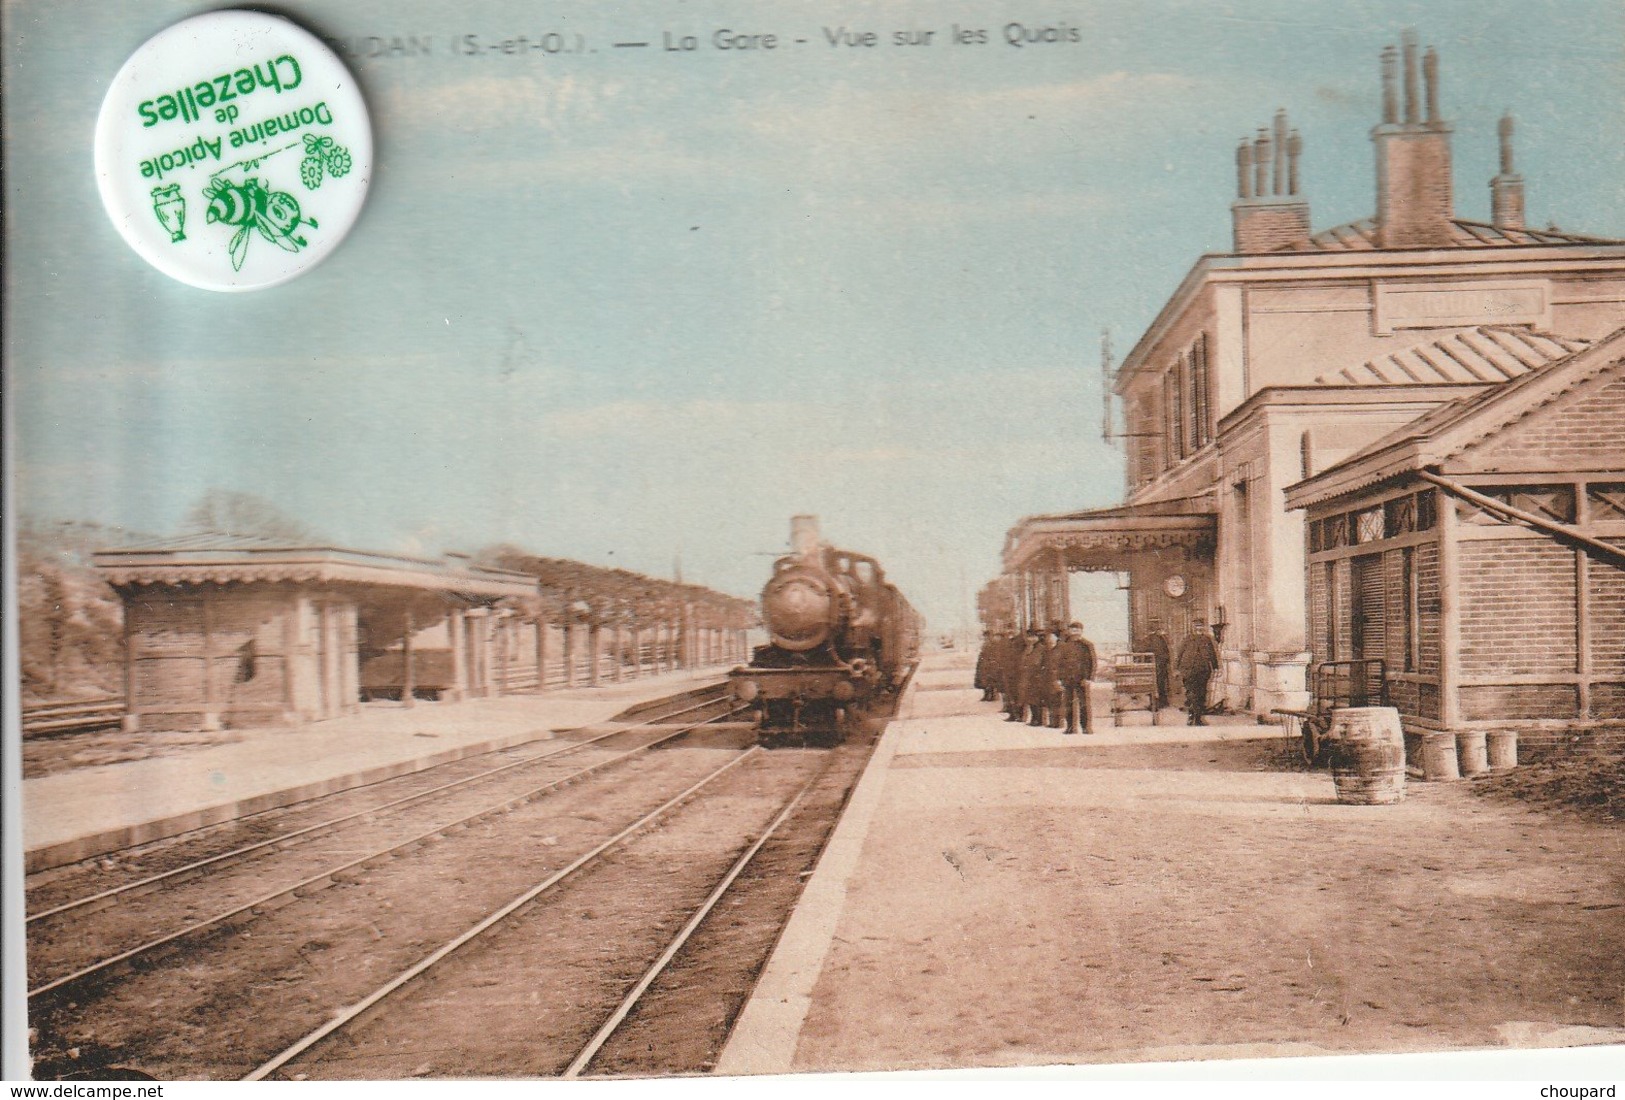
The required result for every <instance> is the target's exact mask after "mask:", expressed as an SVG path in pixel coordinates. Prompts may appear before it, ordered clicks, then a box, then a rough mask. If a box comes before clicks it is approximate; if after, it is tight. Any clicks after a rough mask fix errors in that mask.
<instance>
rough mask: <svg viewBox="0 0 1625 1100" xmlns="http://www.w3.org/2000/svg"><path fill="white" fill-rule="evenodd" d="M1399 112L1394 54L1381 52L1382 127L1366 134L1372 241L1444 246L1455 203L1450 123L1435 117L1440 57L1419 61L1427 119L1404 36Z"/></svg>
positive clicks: (1411, 47)
mask: <svg viewBox="0 0 1625 1100" xmlns="http://www.w3.org/2000/svg"><path fill="white" fill-rule="evenodd" d="M1403 41H1404V47H1403V51H1402V54H1403V63H1404V84H1403V86H1404V114H1403V117H1401V114H1400V97H1399V92H1398V88H1397V87H1396V84H1397V83H1398V81H1399V74H1398V72H1397V69H1398V62H1399V60H1400V57H1399V54H1400V52H1401V51H1396V50H1395V49H1394V47H1392V46H1389V47H1388V48H1387V49H1385V50H1383V52H1382V123H1381V125H1379V126H1377V127H1376V128H1375V129H1373V130H1372V131H1371V140H1372V142H1374V143H1375V144H1376V147H1377V243H1378V244H1379V245H1380V246H1381V247H1383V248H1433V247H1439V246H1446V245H1449V244H1450V242H1451V237H1452V227H1451V219H1452V217H1453V216H1454V204H1453V202H1452V199H1451V193H1450V125H1449V123H1446V122H1443V121H1441V120H1440V118H1439V58H1438V55H1437V54H1436V53H1434V52H1433V49H1432V47H1429V48H1428V51H1427V55H1426V56H1425V57H1423V58H1422V62H1421V74H1422V83H1423V84H1424V85H1425V88H1426V92H1425V96H1426V116H1425V117H1423V104H1422V102H1421V99H1420V97H1418V95H1417V83H1418V81H1417V55H1416V35H1415V33H1414V32H1412V31H1406V32H1405V36H1404V40H1403Z"/></svg>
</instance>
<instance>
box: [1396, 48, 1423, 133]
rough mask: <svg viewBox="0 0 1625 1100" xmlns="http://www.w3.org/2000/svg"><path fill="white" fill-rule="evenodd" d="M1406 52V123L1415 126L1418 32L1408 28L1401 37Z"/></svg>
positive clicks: (1416, 118)
mask: <svg viewBox="0 0 1625 1100" xmlns="http://www.w3.org/2000/svg"><path fill="white" fill-rule="evenodd" d="M1400 41H1401V43H1402V48H1403V50H1404V53H1405V124H1406V125H1407V126H1414V125H1415V124H1416V123H1417V122H1418V121H1419V119H1418V117H1417V99H1418V98H1419V97H1418V95H1417V86H1416V83H1417V82H1416V32H1415V31H1413V30H1407V31H1406V32H1405V34H1404V37H1403V38H1401V39H1400Z"/></svg>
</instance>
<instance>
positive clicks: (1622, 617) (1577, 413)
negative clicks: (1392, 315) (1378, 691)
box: [1286, 328, 1625, 749]
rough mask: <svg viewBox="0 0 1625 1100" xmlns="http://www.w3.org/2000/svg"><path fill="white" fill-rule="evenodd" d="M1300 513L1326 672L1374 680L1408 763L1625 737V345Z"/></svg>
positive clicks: (1458, 416) (1315, 491) (1298, 500)
mask: <svg viewBox="0 0 1625 1100" xmlns="http://www.w3.org/2000/svg"><path fill="white" fill-rule="evenodd" d="M1286 496H1287V505H1288V507H1290V508H1295V509H1303V510H1304V511H1306V512H1307V519H1308V524H1307V531H1308V538H1307V547H1306V552H1307V562H1308V577H1307V589H1308V604H1309V640H1310V647H1311V649H1312V651H1313V654H1314V661H1315V662H1316V663H1317V665H1324V664H1328V663H1331V664H1339V663H1360V664H1362V666H1364V665H1369V666H1370V668H1371V669H1372V671H1373V673H1374V674H1375V675H1378V676H1380V679H1381V683H1382V684H1383V686H1384V689H1385V691H1386V694H1387V696H1388V699H1389V701H1390V702H1391V703H1392V704H1393V705H1394V706H1397V707H1398V708H1399V710H1400V712H1401V714H1402V716H1403V718H1404V722H1405V726H1406V730H1407V732H1408V733H1410V734H1412V735H1413V737H1412V739H1411V744H1412V748H1413V749H1415V748H1416V747H1417V740H1416V739H1419V738H1424V737H1426V736H1427V735H1430V734H1458V735H1463V734H1467V735H1470V734H1475V733H1482V732H1485V731H1491V730H1504V729H1509V728H1510V729H1517V730H1518V731H1519V738H1520V741H1521V742H1522V743H1523V744H1525V745H1527V746H1531V747H1533V746H1541V745H1548V746H1549V745H1554V744H1555V743H1556V742H1558V741H1560V740H1561V741H1563V742H1565V743H1571V742H1591V743H1595V742H1598V741H1610V742H1612V741H1619V740H1621V739H1622V738H1625V328H1622V329H1618V330H1616V331H1615V332H1614V333H1612V334H1611V335H1609V336H1607V337H1605V338H1603V339H1601V340H1599V341H1597V342H1596V343H1595V344H1593V345H1592V346H1590V347H1586V348H1582V349H1581V350H1578V351H1575V352H1573V353H1571V354H1569V355H1567V356H1566V357H1564V358H1562V359H1559V360H1558V361H1556V362H1554V363H1551V364H1550V365H1546V366H1542V367H1541V368H1540V369H1537V370H1532V371H1530V372H1528V373H1526V374H1524V375H1522V376H1521V377H1518V378H1516V379H1513V380H1511V381H1508V382H1505V383H1503V384H1501V385H1498V386H1493V387H1491V388H1489V389H1486V390H1484V391H1482V392H1480V393H1478V394H1475V395H1473V396H1470V397H1464V398H1462V399H1459V400H1457V401H1453V402H1450V403H1448V404H1445V405H1441V406H1440V407H1438V408H1436V409H1434V410H1433V411H1431V412H1429V413H1427V414H1426V415H1424V416H1422V417H1420V418H1418V419H1417V420H1415V421H1413V422H1412V423H1411V424H1409V425H1407V426H1405V427H1403V428H1401V429H1399V430H1397V431H1395V432H1392V433H1390V434H1389V435H1388V436H1386V437H1384V438H1383V439H1380V440H1378V441H1376V442H1375V443H1373V444H1372V445H1371V446H1369V447H1367V448H1365V449H1364V450H1362V451H1360V452H1358V453H1356V454H1354V455H1352V456H1350V457H1349V458H1347V459H1345V460H1343V461H1341V462H1338V463H1337V464H1335V465H1333V466H1331V467H1329V468H1328V469H1326V470H1324V471H1322V472H1320V473H1319V474H1316V475H1315V476H1313V477H1310V478H1306V479H1304V480H1303V481H1300V482H1298V483H1297V484H1295V485H1293V486H1291V487H1290V488H1288V489H1287V494H1286ZM1378 662H1380V664H1378Z"/></svg>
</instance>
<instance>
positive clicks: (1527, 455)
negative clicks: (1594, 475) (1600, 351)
mask: <svg viewBox="0 0 1625 1100" xmlns="http://www.w3.org/2000/svg"><path fill="white" fill-rule="evenodd" d="M1618 369H1620V368H1616V370H1618ZM1466 454H1467V456H1469V457H1470V458H1471V459H1473V460H1475V461H1476V462H1479V463H1483V464H1484V465H1485V466H1486V467H1487V468H1488V469H1492V470H1552V469H1564V468H1567V469H1573V470H1606V469H1614V468H1617V467H1618V466H1619V464H1620V456H1621V455H1625V378H1614V379H1612V380H1607V379H1604V380H1601V381H1599V382H1595V383H1593V384H1592V385H1591V387H1590V391H1589V392H1587V393H1585V394H1584V395H1583V396H1579V395H1577V396H1576V398H1575V399H1573V400H1569V401H1565V402H1562V403H1561V405H1559V406H1554V407H1552V408H1550V409H1545V410H1542V411H1540V412H1537V413H1535V414H1534V415H1533V416H1532V417H1530V418H1529V419H1528V420H1527V421H1525V422H1524V423H1522V424H1517V425H1514V426H1512V427H1511V428H1508V429H1507V430H1506V431H1503V432H1498V433H1496V434H1495V435H1493V436H1491V437H1490V438H1489V439H1487V440H1485V441H1484V442H1482V443H1479V444H1477V445H1476V446H1474V447H1471V448H1469V449H1468V450H1467V452H1466Z"/></svg>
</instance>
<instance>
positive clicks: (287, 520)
mask: <svg viewBox="0 0 1625 1100" xmlns="http://www.w3.org/2000/svg"><path fill="white" fill-rule="evenodd" d="M181 533H182V534H186V535H222V536H226V537H240V536H244V535H247V536H257V537H259V538H266V539H279V540H283V541H286V542H294V543H309V542H315V541H318V540H319V539H320V538H321V536H320V535H318V534H317V533H316V531H315V530H314V529H313V528H311V527H309V526H307V525H306V524H304V523H301V522H300V521H299V520H296V519H294V518H293V517H292V516H290V515H288V514H287V513H286V512H284V511H282V510H281V509H280V508H278V507H277V506H276V505H274V504H272V503H271V502H270V501H268V500H266V499H265V498H264V497H258V496H255V495H254V494H253V493H242V492H238V491H236V490H234V489H209V490H207V491H206V492H205V493H204V494H203V495H202V496H201V497H199V498H198V501H197V503H196V504H194V505H192V507H191V509H190V510H189V511H188V512H187V513H186V518H185V519H183V520H181Z"/></svg>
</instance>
